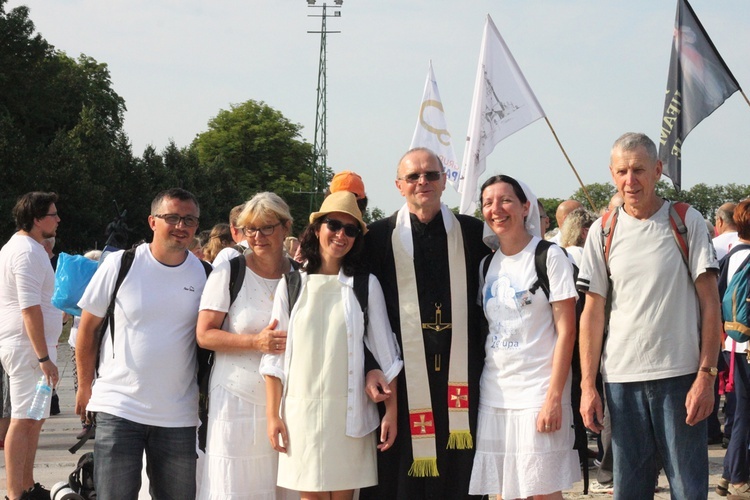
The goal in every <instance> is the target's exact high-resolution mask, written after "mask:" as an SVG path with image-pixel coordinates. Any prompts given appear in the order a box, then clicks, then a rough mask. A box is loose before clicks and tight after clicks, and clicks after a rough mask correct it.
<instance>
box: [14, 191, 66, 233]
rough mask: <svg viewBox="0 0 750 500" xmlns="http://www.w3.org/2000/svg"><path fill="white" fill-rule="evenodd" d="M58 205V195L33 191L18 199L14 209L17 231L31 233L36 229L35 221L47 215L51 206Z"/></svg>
mask: <svg viewBox="0 0 750 500" xmlns="http://www.w3.org/2000/svg"><path fill="white" fill-rule="evenodd" d="M53 203H57V194H56V193H43V192H41V191H32V192H30V193H26V194H25V195H23V196H21V197H20V198H18V200H17V201H16V205H15V206H14V207H13V218H14V219H15V221H16V230H19V231H26V232H29V231H31V230H32V228H33V227H34V220H35V219H41V218H43V217H44V216H46V215H47V211H48V210H49V207H50V205H52V204H53Z"/></svg>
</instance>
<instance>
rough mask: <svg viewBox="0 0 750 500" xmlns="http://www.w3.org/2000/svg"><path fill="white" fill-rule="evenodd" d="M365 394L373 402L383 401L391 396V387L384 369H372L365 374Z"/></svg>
mask: <svg viewBox="0 0 750 500" xmlns="http://www.w3.org/2000/svg"><path fill="white" fill-rule="evenodd" d="M365 394H367V395H368V396H369V397H370V399H371V400H372V402H373V403H381V402H383V401H385V400H386V399H388V398H390V397H391V388H390V387H389V386H388V381H387V380H386V379H385V374H384V373H383V371H382V370H370V371H369V372H367V375H366V376H365Z"/></svg>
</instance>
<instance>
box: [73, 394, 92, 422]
mask: <svg viewBox="0 0 750 500" xmlns="http://www.w3.org/2000/svg"><path fill="white" fill-rule="evenodd" d="M89 399H91V387H83V386H78V392H76V415H78V416H79V417H81V420H83V419H87V418H88V417H87V415H86V407H87V406H88V404H89Z"/></svg>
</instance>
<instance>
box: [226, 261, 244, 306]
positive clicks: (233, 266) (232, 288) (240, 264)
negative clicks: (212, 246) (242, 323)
mask: <svg viewBox="0 0 750 500" xmlns="http://www.w3.org/2000/svg"><path fill="white" fill-rule="evenodd" d="M246 269H247V267H246V264H245V256H244V255H238V256H237V257H232V258H231V259H229V307H232V304H234V301H235V300H237V295H239V294H240V290H242V284H243V283H244V282H245V270H246Z"/></svg>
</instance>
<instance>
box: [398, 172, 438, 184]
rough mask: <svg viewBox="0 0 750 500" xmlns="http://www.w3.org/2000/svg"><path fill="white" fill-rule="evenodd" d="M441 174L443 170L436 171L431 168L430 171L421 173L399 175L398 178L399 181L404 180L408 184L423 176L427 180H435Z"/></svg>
mask: <svg viewBox="0 0 750 500" xmlns="http://www.w3.org/2000/svg"><path fill="white" fill-rule="evenodd" d="M442 176H443V172H440V171H437V170H431V171H430V172H424V173H421V174H418V173H416V172H415V173H412V174H408V175H405V176H403V177H399V178H398V180H400V181H406V182H408V183H409V184H414V183H415V182H418V181H419V179H420V178H422V177H424V180H425V181H427V182H435V181H437V180H439V179H440V177H442Z"/></svg>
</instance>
